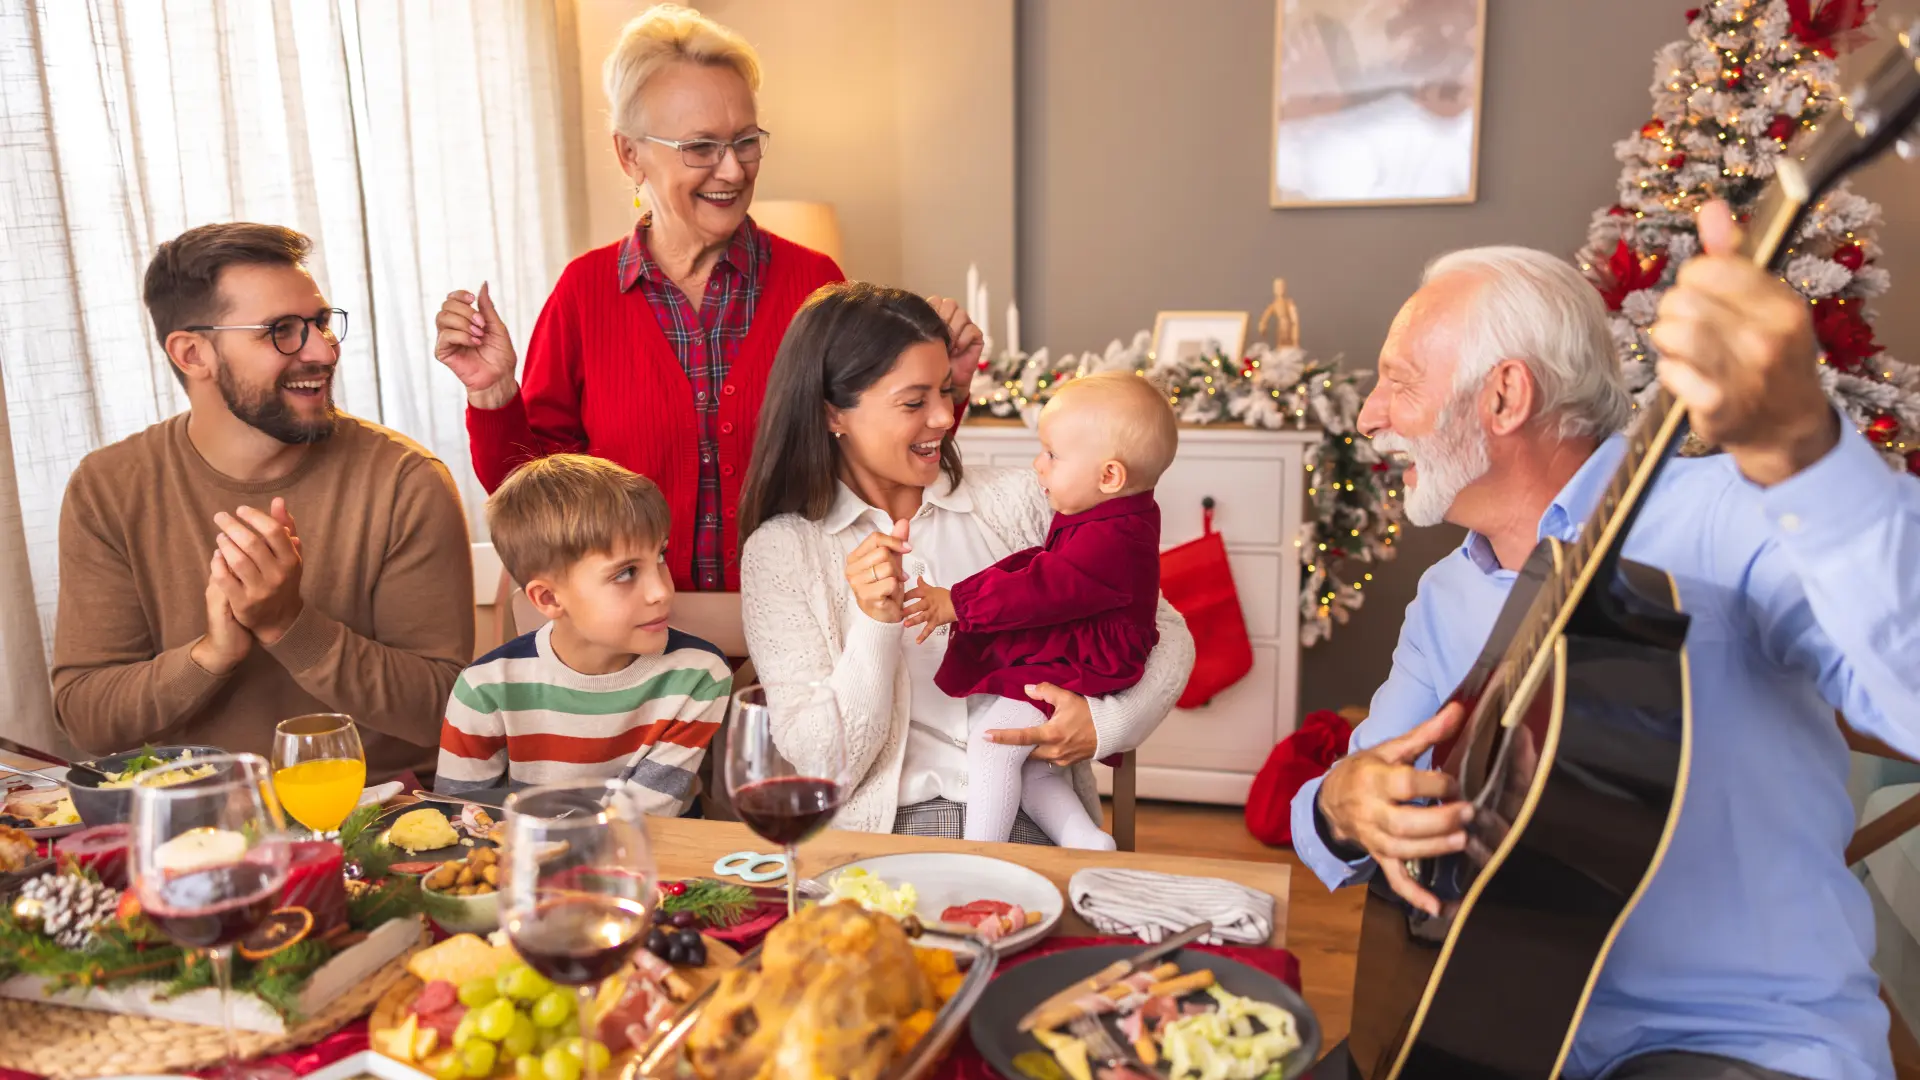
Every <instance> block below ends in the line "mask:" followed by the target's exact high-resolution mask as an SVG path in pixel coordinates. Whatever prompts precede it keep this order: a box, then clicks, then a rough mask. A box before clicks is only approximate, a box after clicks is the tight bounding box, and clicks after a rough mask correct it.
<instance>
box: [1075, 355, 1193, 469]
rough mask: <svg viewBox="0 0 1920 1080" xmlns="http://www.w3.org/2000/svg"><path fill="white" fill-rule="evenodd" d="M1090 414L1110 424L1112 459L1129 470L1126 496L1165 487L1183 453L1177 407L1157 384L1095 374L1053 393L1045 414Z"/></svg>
mask: <svg viewBox="0 0 1920 1080" xmlns="http://www.w3.org/2000/svg"><path fill="white" fill-rule="evenodd" d="M1055 408H1063V409H1064V408H1073V409H1088V410H1091V411H1093V412H1094V414H1095V415H1097V416H1098V417H1099V418H1100V419H1101V421H1102V422H1104V423H1105V424H1106V428H1107V436H1108V438H1109V439H1111V440H1112V441H1111V443H1110V444H1109V447H1108V450H1109V453H1110V454H1111V456H1112V457H1114V458H1115V459H1117V460H1119V461H1120V462H1121V463H1122V464H1124V465H1126V467H1127V494H1134V493H1136V492H1141V491H1146V490H1148V489H1150V488H1152V487H1153V486H1154V485H1155V484H1157V483H1159V482H1160V476H1161V474H1162V473H1165V472H1166V471H1167V466H1169V465H1172V464H1173V455H1174V453H1175V452H1176V451H1178V450H1179V449H1180V425H1179V424H1178V423H1177V422H1175V420H1174V415H1173V406H1172V405H1171V404H1169V403H1168V401H1167V399H1166V397H1165V396H1163V395H1162V394H1161V393H1160V391H1159V389H1158V388H1156V387H1155V386H1154V385H1153V384H1152V383H1150V382H1148V381H1147V380H1146V379H1144V378H1142V377H1141V376H1139V375H1135V374H1133V373H1132V372H1130V371H1096V372H1094V373H1093V374H1091V375H1082V376H1080V377H1079V378H1077V379H1068V380H1067V381H1066V382H1063V383H1061V384H1060V386H1059V388H1058V389H1056V390H1055V391H1054V392H1053V397H1052V399H1051V400H1049V401H1048V402H1047V408H1046V411H1048V412H1051V411H1053V410H1054V409H1055Z"/></svg>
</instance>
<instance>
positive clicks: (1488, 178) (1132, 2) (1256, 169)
mask: <svg viewBox="0 0 1920 1080" xmlns="http://www.w3.org/2000/svg"><path fill="white" fill-rule="evenodd" d="M1488 6H1489V8H1490V9H1491V12H1490V15H1489V18H1488V32H1487V57H1486V83H1485V99H1484V107H1483V112H1482V124H1483V127H1482V133H1481V141H1480V162H1479V166H1480V194H1479V201H1478V202H1476V203H1474V204H1472V205H1469V206H1436V207H1397V208H1377V209H1337V210H1273V209H1269V208H1268V205H1267V182H1268V172H1267V165H1266V160H1267V145H1268V112H1269V105H1268V102H1269V95H1270V94H1271V92H1272V80H1273V28H1274V5H1273V3H1272V2H1271V0H1231V2H1205V3H1198V2H1196V3H1166V2H1164V0H1039V2H1028V3H1023V4H1021V5H1020V9H1019V20H1020V21H1019V28H1018V32H1019V35H1020V83H1021V87H1020V94H1021V123H1022V127H1021V130H1020V135H1019V141H1020V145H1019V155H1020V170H1021V171H1020V191H1019V198H1020V211H1021V221H1022V225H1021V234H1020V237H1019V259H1020V279H1021V289H1022V292H1021V300H1022V305H1021V309H1022V317H1023V321H1024V323H1025V324H1026V325H1028V326H1031V327H1032V330H1031V331H1030V332H1029V331H1026V330H1024V329H1023V332H1022V336H1023V337H1026V336H1028V335H1029V333H1030V334H1031V340H1032V341H1033V343H1035V344H1045V345H1048V346H1051V347H1052V348H1053V349H1054V350H1055V351H1056V352H1057V351H1059V350H1061V349H1072V350H1081V349H1089V348H1096V349H1097V348H1100V347H1102V346H1104V345H1105V344H1106V342H1107V341H1108V340H1109V339H1111V338H1113V337H1116V336H1120V335H1123V334H1127V333H1131V332H1132V331H1134V330H1136V329H1139V328H1142V327H1147V326H1150V325H1152V322H1153V315H1154V312H1155V311H1156V310H1157V309H1162V308H1240V309H1245V310H1247V311H1250V312H1255V313H1257V312H1259V311H1260V310H1261V309H1262V308H1263V307H1264V306H1265V305H1266V304H1267V303H1268V301H1269V300H1271V298H1272V284H1271V282H1272V279H1273V278H1274V277H1285V278H1286V279H1287V282H1288V286H1289V290H1290V292H1291V294H1292V296H1293V297H1294V299H1295V300H1296V302H1297V303H1298V304H1299V307H1300V313H1301V321H1302V324H1303V326H1304V327H1305V341H1304V344H1305V345H1306V346H1307V347H1308V348H1309V349H1310V350H1312V351H1313V352H1314V353H1316V354H1319V355H1323V356H1328V355H1336V354H1344V355H1345V357H1346V358H1347V361H1348V363H1351V364H1356V365H1361V366H1367V367H1371V366H1372V363H1373V360H1374V357H1375V356H1376V355H1377V353H1378V349H1379V342H1380V338H1381V336H1382V334H1383V333H1384V331H1385V329H1386V326H1387V324H1388V322H1389V321H1390V320H1391V319H1392V317H1393V313H1394V311H1395V310H1396V309H1397V308H1398V306H1399V304H1400V302H1401V301H1402V300H1403V299H1404V298H1405V297H1406V295H1407V294H1408V293H1409V292H1410V291H1411V290H1412V289H1413V288H1414V286H1415V285H1416V284H1417V282H1418V278H1419V273H1420V268H1421V266H1422V265H1423V264H1424V263H1425V262H1426V261H1427V260H1428V259H1429V258H1430V257H1432V256H1433V255H1436V254H1438V253H1440V252H1442V251H1445V250H1447V249H1449V248H1454V247H1462V246H1467V245H1475V244H1493V243H1513V244H1527V245H1531V246H1535V247H1540V248H1544V249H1546V250H1548V251H1552V252H1557V253H1562V254H1569V255H1570V254H1571V253H1572V252H1573V251H1574V250H1575V249H1576V248H1577V247H1578V246H1579V245H1580V244H1581V242H1582V241H1583V240H1584V238H1585V235H1586V225H1587V220H1588V217H1589V215H1590V214H1591V213H1592V212H1593V211H1594V210H1595V209H1596V208H1598V207H1600V206H1603V205H1605V204H1607V203H1608V202H1610V201H1611V199H1612V194H1613V187H1614V181H1615V179H1616V178H1617V177H1618V175H1619V166H1618V164H1617V163H1616V162H1615V161H1614V160H1613V156H1612V143H1613V141H1614V140H1615V139H1617V138H1620V137H1622V136H1624V135H1626V134H1627V133H1629V132H1631V131H1633V130H1634V129H1635V128H1637V127H1639V125H1640V124H1641V123H1643V122H1644V121H1645V120H1646V117H1647V116H1648V110H1649V108H1650V101H1649V98H1648V93H1647V83H1648V76H1649V73H1650V72H1651V70H1652V57H1653V52H1654V50H1655V49H1656V48H1658V47H1659V46H1660V45H1662V44H1664V43H1665V42H1667V41H1670V40H1673V39H1675V38H1677V37H1679V36H1681V35H1682V33H1684V29H1683V26H1684V24H1683V22H1682V18H1681V11H1682V9H1683V8H1684V7H1685V5H1684V4H1680V3H1676V2H1674V0H1612V2H1610V3H1608V4H1605V5H1599V4H1594V3H1591V2H1587V0H1491V2H1490V3H1489V5H1488ZM1894 6H1895V7H1903V8H1904V7H1911V6H1912V0H1901V2H1900V3H1899V4H1896V5H1894ZM1603 8H1604V13H1603V11H1602V9H1603ZM1914 177H1915V174H1914V173H1913V171H1912V170H1911V169H1908V170H1907V171H1905V172H1904V173H1903V172H1901V171H1900V168H1899V164H1898V163H1883V164H1882V165H1880V166H1878V167H1877V168H1876V169H1875V170H1874V172H1873V173H1872V174H1871V175H1870V176H1866V177H1863V179H1862V181H1861V183H1860V184H1859V187H1860V189H1861V190H1862V192H1863V193H1865V194H1868V195H1870V196H1872V197H1874V198H1876V199H1879V200H1881V201H1882V202H1883V203H1884V204H1886V210H1887V227H1886V234H1887V235H1888V236H1890V237H1899V238H1900V242H1899V248H1900V250H1898V251H1894V252H1891V253H1889V255H1888V257H1887V258H1886V260H1885V264H1886V265H1887V266H1888V267H1889V268H1890V269H1891V270H1892V271H1893V273H1894V281H1895V289H1896V293H1895V296H1906V297H1920V243H1915V242H1914V238H1915V237H1920V228H1916V226H1917V225H1920V220H1917V219H1920V194H1916V189H1920V184H1916V183H1915V179H1914ZM1879 313H1880V322H1879V332H1880V337H1881V340H1883V341H1885V342H1887V343H1888V344H1889V345H1891V346H1893V347H1895V348H1896V349H1897V350H1898V353H1899V354H1900V355H1903V356H1905V357H1906V358H1908V359H1909V360H1920V303H1916V302H1914V301H1913V300H1908V301H1906V302H1904V303H1900V302H1883V303H1882V304H1881V305H1880V306H1879ZM1161 497H1162V500H1163V501H1164V500H1165V499H1168V498H1177V497H1179V496H1178V495H1176V494H1175V493H1171V492H1163V493H1162V496H1161ZM1196 497H1197V496H1196ZM1458 542H1459V533H1458V531H1457V530H1453V529H1451V528H1446V529H1427V530H1418V531H1416V532H1415V533H1414V535H1413V536H1412V537H1411V538H1410V542H1409V543H1408V544H1407V545H1406V550H1405V551H1404V552H1403V553H1402V555H1401V558H1400V560H1399V561H1398V562H1396V563H1394V564H1392V565H1391V566H1390V567H1388V568H1387V569H1386V570H1385V572H1381V573H1376V575H1375V583H1374V586H1373V587H1372V588H1370V589H1369V590H1368V591H1369V592H1370V593H1371V596H1370V597H1369V600H1368V603H1367V605H1366V606H1365V607H1364V608H1363V609H1362V610H1361V612H1360V613H1359V615H1358V616H1356V619H1355V621H1353V622H1350V623H1348V624H1347V625H1346V626H1344V627H1341V628H1339V629H1338V630H1336V632H1335V633H1334V636H1333V639H1332V640H1331V641H1329V642H1327V643H1326V644H1323V645H1319V646H1316V647H1314V648H1312V649H1309V650H1307V652H1306V654H1305V657H1304V659H1303V662H1302V667H1301V671H1302V681H1301V682H1302V689H1301V705H1302V707H1303V708H1305V709H1315V708H1336V707H1338V706H1341V705H1344V704H1348V703H1360V704H1364V703H1365V702H1366V701H1367V700H1368V699H1369V697H1370V696H1371V695H1372V692H1373V689H1374V688H1375V687H1376V686H1377V685H1378V684H1379V682H1380V681H1381V680H1382V679H1383V678H1384V677H1385V675H1386V673H1387V670H1388V668H1389V664H1390V659H1391V653H1392V648H1393V643H1394V640H1395V637H1396V635H1397V633H1398V630H1399V624H1400V615H1401V612H1402V609H1404V608H1405V606H1406V604H1407V601H1408V600H1409V599H1410V598H1411V597H1412V594H1413V588H1414V584H1415V582H1416V580H1417V578H1418V575H1419V572H1420V571H1421V570H1422V569H1424V568H1425V567H1426V566H1427V565H1429V564H1430V563H1431V562H1433V561H1434V560H1435V559H1436V558H1438V557H1439V556H1440V555H1441V554H1443V553H1444V552H1446V551H1447V550H1449V549H1450V548H1452V547H1453V546H1455V545H1457V543H1458ZM1376 590H1377V591H1376Z"/></svg>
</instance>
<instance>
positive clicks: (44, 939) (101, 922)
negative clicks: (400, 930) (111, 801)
mask: <svg viewBox="0 0 1920 1080" xmlns="http://www.w3.org/2000/svg"><path fill="white" fill-rule="evenodd" d="M378 813H379V807H364V808H362V809H360V810H357V811H355V813H354V815H353V816H352V817H350V818H349V819H348V823H347V824H346V825H343V826H342V829H341V834H342V836H343V837H344V838H346V839H347V841H348V842H347V846H346V847H345V848H341V847H340V846H339V845H334V844H331V843H330V842H324V843H325V844H326V846H328V847H332V848H334V849H335V852H334V857H333V858H332V859H330V860H327V861H326V862H325V863H324V865H323V866H322V867H321V869H320V870H319V871H318V873H320V874H330V875H333V876H337V877H340V878H341V880H340V881H338V882H325V881H314V880H312V878H311V876H310V877H309V878H308V879H307V880H296V879H295V877H293V876H290V878H289V882H288V886H287V888H286V890H285V891H284V892H283V894H282V897H281V904H282V906H280V907H279V908H278V909H276V910H275V911H274V913H273V914H272V915H271V916H270V917H269V919H268V921H267V922H266V923H263V924H262V926H261V927H260V928H258V929H257V930H256V931H255V932H254V933H252V934H249V935H248V937H247V938H246V939H244V940H243V941H242V942H241V943H240V945H239V947H238V949H237V950H236V955H235V957H234V962H233V990H234V992H235V994H236V995H252V996H253V997H255V998H257V999H259V1000H260V1001H261V1002H263V1003H264V1004H265V1006H266V1008H267V1010H269V1011H270V1012H271V1013H272V1014H274V1015H275V1016H277V1018H278V1020H279V1021H280V1022H281V1023H283V1024H284V1025H285V1026H286V1027H287V1028H289V1029H290V1028H291V1027H292V1026H293V1025H294V1024H296V1023H298V1022H299V1021H300V1020H301V1019H303V1017H302V1016H301V1011H302V1009H301V995H302V994H303V992H305V990H306V989H307V987H308V984H309V982H310V980H311V979H312V977H313V975H314V973H315V972H317V971H319V970H320V969H321V968H323V967H325V966H326V965H327V964H328V963H329V962H330V961H332V960H334V959H335V958H337V957H340V956H341V955H342V954H344V953H346V952H348V951H349V950H352V949H354V948H355V947H357V946H360V945H362V944H363V943H366V942H367V941H368V939H369V936H370V935H373V934H374V933H375V932H376V931H382V928H383V927H386V926H388V924H390V923H393V922H394V921H396V920H407V921H408V922H409V923H410V924H411V925H412V926H414V927H417V926H418V925H419V923H418V920H417V918H416V916H417V914H418V913H419V912H421V910H422V907H423V903H424V899H423V897H422V894H421V891H420V888H419V886H418V883H417V881H416V880H415V879H413V878H410V877H402V876H383V877H382V878H381V880H378V881H369V880H367V879H366V878H365V877H364V876H363V875H364V872H365V871H366V870H367V869H368V868H375V869H376V871H377V872H378V873H379V874H381V875H385V867H386V865H387V864H388V863H390V862H391V854H390V852H388V851H387V850H386V849H385V845H383V844H381V843H379V841H378V838H377V836H376V835H375V834H374V833H373V831H372V830H371V829H370V828H369V825H370V824H371V822H372V820H373V818H374V817H376V816H377V815H378ZM109 828H113V827H109ZM121 828H124V827H121ZM304 843H305V844H307V845H319V844H322V843H323V842H320V841H307V842H304ZM122 852H124V849H122ZM113 854H115V853H113V852H111V851H108V852H105V853H104V855H105V856H106V857H103V858H97V859H90V860H88V862H87V863H86V864H85V865H82V863H81V862H80V861H77V860H74V859H72V858H67V857H60V858H58V859H57V860H56V863H55V865H54V866H53V867H52V868H50V869H49V870H47V871H46V872H45V873H43V874H41V875H39V876H37V877H34V878H31V879H29V880H27V881H26V882H25V883H23V884H22V885H21V887H20V889H19V892H18V893H17V894H16V895H14V896H12V897H8V898H5V902H4V903H0V996H7V997H35V998H37V997H42V996H46V997H53V996H56V995H59V1000H60V1002H61V1003H63V1004H81V1006H82V1007H102V1008H111V1007H112V1006H111V1005H107V1004H83V1003H82V1002H81V1001H76V1000H75V999H74V995H75V994H85V993H86V992H90V991H103V992H105V991H121V990H128V989H141V988H150V989H151V990H152V992H151V994H149V995H145V996H146V997H149V998H150V999H151V1000H152V1001H154V1002H165V1001H168V1000H171V999H173V998H176V997H179V996H180V995H182V994H186V993H189V992H192V991H195V990H200V989H203V988H207V987H211V986H213V984H214V974H213V970H212V965H211V964H209V963H208V962H207V960H206V958H205V957H204V956H203V955H202V954H201V953H199V952H198V951H196V950H191V949H182V948H181V947H179V946H178V945H175V944H173V942H171V941H169V940H168V939H167V938H166V937H165V935H163V934H162V933H161V932H160V930H159V929H158V927H156V926H155V925H154V923H153V921H152V920H151V919H149V918H148V917H147V916H146V915H145V914H144V913H142V911H141V910H140V905H139V902H138V900H137V898H136V897H135V896H134V894H133V892H132V891H131V890H130V889H128V890H123V889H118V888H114V887H112V886H111V885H109V884H108V883H106V882H104V881H102V880H101V877H100V875H99V873H98V871H97V870H96V867H97V866H110V867H115V868H117V869H118V870H119V872H120V873H121V874H122V875H123V874H124V867H125V863H126V860H125V858H124V854H120V857H119V858H118V859H117V860H116V859H114V858H112V857H111V856H112V855H113ZM321 854H322V855H324V854H325V853H324V852H322V853H321ZM342 892H344V894H345V897H346V900H345V904H344V909H341V908H340V907H339V906H337V905H336V909H335V911H334V912H333V913H332V914H331V915H329V914H328V913H327V912H325V911H324V910H323V911H321V912H318V913H316V912H315V911H312V910H309V909H308V908H306V907H303V906H300V905H299V904H297V903H292V902H291V901H294V900H299V899H307V898H308V897H316V896H325V895H333V896H335V897H337V896H338V895H339V894H340V893H342ZM317 915H318V916H319V917H320V918H322V919H326V920H327V923H328V924H327V925H325V926H317V925H316V916H317ZM381 937H382V939H383V940H382V942H381V945H382V947H383V948H390V946H389V942H393V941H399V942H407V941H409V940H411V939H413V938H416V937H417V930H416V931H415V933H413V934H405V935H397V934H395V933H394V932H392V931H384V932H382V934H381ZM402 947H404V945H403V946H402ZM385 959H387V957H381V958H379V959H378V961H377V962H375V964H374V966H376V967H377V966H378V964H379V963H384V962H385Z"/></svg>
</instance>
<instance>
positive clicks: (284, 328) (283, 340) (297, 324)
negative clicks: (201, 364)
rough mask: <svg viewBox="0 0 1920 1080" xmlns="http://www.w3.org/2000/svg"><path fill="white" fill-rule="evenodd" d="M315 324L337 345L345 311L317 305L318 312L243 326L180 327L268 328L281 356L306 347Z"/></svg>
mask: <svg viewBox="0 0 1920 1080" xmlns="http://www.w3.org/2000/svg"><path fill="white" fill-rule="evenodd" d="M314 327H319V329H320V336H321V337H324V338H326V339H327V340H328V341H330V342H332V343H333V347H334V348H336V349H337V348H339V347H340V339H341V338H344V337H346V336H347V313H346V312H344V311H342V310H340V309H339V308H337V307H334V308H321V309H320V313H319V314H318V315H282V316H280V317H279V318H277V319H275V320H273V321H272V322H270V323H249V324H247V325H244V326H183V327H181V329H182V330H195V331H205V330H270V331H272V333H271V334H270V335H269V336H270V337H271V338H272V339H273V347H274V348H275V349H276V350H278V351H279V353H280V354H281V355H282V356H297V355H299V352H300V350H301V349H304V348H306V347H307V334H308V333H309V332H310V331H311V330H312V329H313V328H314Z"/></svg>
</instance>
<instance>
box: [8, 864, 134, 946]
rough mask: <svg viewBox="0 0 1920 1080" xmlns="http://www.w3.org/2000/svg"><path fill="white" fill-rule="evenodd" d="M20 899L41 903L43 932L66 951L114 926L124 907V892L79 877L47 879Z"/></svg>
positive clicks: (32, 883)
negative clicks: (96, 933) (122, 897)
mask: <svg viewBox="0 0 1920 1080" xmlns="http://www.w3.org/2000/svg"><path fill="white" fill-rule="evenodd" d="M20 895H21V896H22V897H29V896H30V897H32V898H34V899H36V900H38V901H39V902H40V932H41V933H42V934H45V935H46V936H48V937H50V938H52V939H53V941H54V944H56V945H59V946H60V947H61V948H63V949H78V948H81V947H83V946H85V945H86V944H87V942H88V941H89V940H90V939H91V938H92V937H93V932H94V929H95V928H96V927H99V926H104V925H111V924H112V922H113V919H114V914H115V912H116V911H117V910H118V908H119V905H120V890H118V889H111V888H108V887H107V886H105V885H102V884H100V883H99V882H97V881H91V880H88V879H87V878H84V877H81V876H80V875H78V874H57V875H55V874H49V875H43V876H41V877H38V878H35V879H34V880H32V881H30V882H28V883H27V884H26V885H25V886H23V887H22V888H21V890H20Z"/></svg>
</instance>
